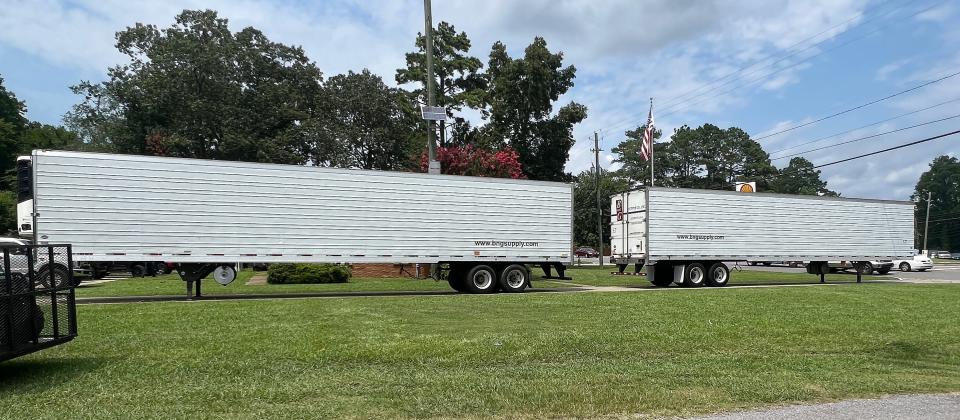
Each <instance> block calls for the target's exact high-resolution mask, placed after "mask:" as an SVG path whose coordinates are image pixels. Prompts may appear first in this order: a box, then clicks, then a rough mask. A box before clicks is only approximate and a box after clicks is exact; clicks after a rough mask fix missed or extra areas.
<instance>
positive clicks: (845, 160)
mask: <svg viewBox="0 0 960 420" xmlns="http://www.w3.org/2000/svg"><path fill="white" fill-rule="evenodd" d="M957 133H960V130H957V131H951V132H949V133H944V134H940V135H938V136H933V137H927V138H925V139H923V140H917V141H913V142H910V143H906V144H901V145H899V146H894V147H889V148H886V149H883V150H877V151H876V152H870V153H865V154H862V155H859V156H854V157H849V158H846V159H841V160H838V161H834V162H830V163H824V164H823V165H817V166H814V168H822V167H824V166H830V165H836V164H838V163H843V162H848V161H851V160H854V159H860V158H864V157H867V156H873V155H877V154H880V153H884V152H889V151H891V150H897V149H902V148H904V147H908V146H913V145H915V144H920V143H925V142H928V141H933V140H936V139H939V138H943V137H948V136H952V135H954V134H957Z"/></svg>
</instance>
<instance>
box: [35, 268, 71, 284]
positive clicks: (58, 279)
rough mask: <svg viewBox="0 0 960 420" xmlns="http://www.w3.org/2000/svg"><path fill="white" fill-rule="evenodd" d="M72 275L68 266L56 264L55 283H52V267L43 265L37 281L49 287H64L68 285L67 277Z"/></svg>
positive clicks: (54, 269) (54, 270)
mask: <svg viewBox="0 0 960 420" xmlns="http://www.w3.org/2000/svg"><path fill="white" fill-rule="evenodd" d="M69 277H70V272H69V271H68V270H67V268H66V267H64V266H62V265H56V266H54V267H53V284H51V283H50V268H49V267H43V268H42V269H40V272H39V273H37V281H39V282H40V285H41V286H43V287H44V288H47V289H52V288H58V287H64V286H66V285H67V279H68V278H69Z"/></svg>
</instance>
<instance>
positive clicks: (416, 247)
mask: <svg viewBox="0 0 960 420" xmlns="http://www.w3.org/2000/svg"><path fill="white" fill-rule="evenodd" d="M18 174H19V180H18V183H19V184H18V185H19V187H18V188H19V191H18V192H19V194H18V195H19V204H18V206H17V209H18V212H20V214H19V215H18V219H19V221H18V223H19V228H20V234H21V236H24V237H30V238H32V239H33V240H34V243H37V244H45V243H70V244H73V256H74V259H75V260H76V261H79V262H98V261H147V262H149V261H166V262H172V263H176V264H177V265H178V270H177V271H178V273H179V274H180V276H181V277H182V278H183V279H184V280H185V281H186V282H187V287H188V293H192V292H191V289H192V286H193V283H194V282H197V294H198V295H199V280H200V279H202V278H204V277H206V276H208V275H210V274H211V273H213V274H214V278H215V279H216V280H217V281H218V282H221V283H228V282H230V281H232V280H233V278H234V277H235V276H236V272H235V270H234V268H233V267H234V266H235V264H236V263H238V262H239V263H291V262H310V263H314V262H316V263H320V262H326V263H364V262H380V263H418V264H431V265H433V266H434V267H438V268H439V270H438V271H443V272H446V273H447V278H448V281H449V282H450V285H451V286H452V287H453V288H454V289H457V290H458V291H463V292H470V293H490V292H494V291H497V290H501V291H506V292H520V291H523V290H524V289H525V288H526V287H528V286H529V284H530V280H531V274H530V270H529V269H528V268H527V265H535V266H540V267H541V268H543V269H544V271H545V274H546V275H547V276H548V277H549V276H550V275H551V269H554V270H557V273H558V275H559V276H560V277H563V275H564V269H565V267H566V264H568V263H570V262H572V258H573V256H572V253H571V249H572V245H571V242H572V232H573V228H572V221H573V218H572V214H573V213H572V210H573V205H572V200H573V193H572V186H571V185H570V184H565V183H557V182H541V181H527V180H512V179H496V178H481V177H467V176H449V175H427V174H421V173H402V172H385V171H367V170H348V169H331V168H316V167H303V166H294V165H274V164H262V163H247V162H229V161H214V160H197V159H179V158H166V157H148V156H130V155H116V154H99V153H80V152H61V151H40V150H38V151H34V152H33V153H32V155H31V156H29V157H22V158H20V159H19V162H18Z"/></svg>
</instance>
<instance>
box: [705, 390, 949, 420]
mask: <svg viewBox="0 0 960 420" xmlns="http://www.w3.org/2000/svg"><path fill="white" fill-rule="evenodd" d="M698 418H699V419H706V420H754V419H756V420H760V419H764V420H765V419H835V420H845V419H851V420H852V419H878V418H881V419H918V420H919V419H932V420H938V419H956V418H960V394H956V393H954V394H932V395H897V396H892V397H885V398H879V399H872V400H848V401H841V402H836V403H829V404H811V405H793V406H788V407H780V408H774V409H769V410H757V411H744V412H739V413H727V414H717V415H712V416H707V417H698Z"/></svg>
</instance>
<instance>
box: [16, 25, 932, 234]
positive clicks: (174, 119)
mask: <svg viewBox="0 0 960 420" xmlns="http://www.w3.org/2000/svg"><path fill="white" fill-rule="evenodd" d="M413 47H414V50H413V51H411V52H408V53H406V55H405V59H406V60H405V61H406V62H405V66H404V67H402V68H399V69H397V70H396V72H395V74H394V78H395V81H396V82H397V83H398V84H400V87H391V86H389V85H388V84H387V83H386V82H384V80H383V78H382V77H381V76H380V75H377V74H374V73H372V72H370V71H369V70H367V69H360V70H357V71H347V72H346V73H343V74H337V75H333V76H329V77H326V76H325V75H324V74H323V72H321V70H320V68H319V67H318V66H317V65H316V63H314V62H313V61H311V60H310V59H309V57H307V55H306V53H305V52H304V50H303V49H302V48H301V47H298V46H290V45H284V44H282V43H278V42H274V41H272V40H270V39H269V38H268V37H267V36H266V35H265V34H264V33H263V32H261V31H259V30H258V29H256V28H253V27H247V28H243V29H241V30H240V31H238V32H233V31H231V29H230V28H229V22H228V20H227V19H224V18H221V17H219V16H218V14H217V13H216V12H215V11H212V10H185V11H183V12H182V13H180V14H179V15H178V16H176V19H175V22H174V24H173V25H171V26H170V27H167V28H158V27H156V26H154V25H144V24H140V23H137V24H135V25H134V26H132V27H128V28H126V29H124V30H122V31H120V32H117V34H116V48H117V50H118V51H119V52H121V53H122V54H123V56H124V57H125V60H124V62H123V63H121V64H118V65H116V66H113V67H110V68H108V69H107V72H106V73H107V78H106V80H105V81H103V82H99V83H93V82H89V81H81V82H79V83H78V84H76V85H75V86H72V87H71V89H72V91H73V92H74V93H76V94H77V95H78V96H79V103H77V104H76V105H75V106H73V108H72V109H71V110H70V111H69V112H68V113H67V114H66V115H65V116H64V123H65V127H63V126H51V125H45V124H41V123H38V122H31V121H28V120H27V118H26V117H25V114H26V104H24V103H23V102H22V101H19V100H18V99H17V98H16V95H14V94H13V92H9V91H7V90H6V89H5V88H4V87H3V84H2V81H3V79H2V78H0V174H3V175H4V176H3V178H2V180H0V202H3V204H4V205H3V212H4V213H2V214H0V223H2V226H3V227H4V228H6V229H8V230H10V229H15V226H14V223H15V222H14V217H15V214H14V213H15V205H14V204H15V197H14V196H13V193H12V189H13V182H12V181H13V179H14V177H13V174H12V169H13V167H14V165H15V160H16V156H17V155H20V154H27V153H29V151H30V150H32V149H36V148H44V149H60V150H84V151H97V152H108V153H130V154H143V155H156V156H176V157H190V158H202V159H223V160H242V161H256V162H270V163H285V164H295V165H311V166H331V167H346V168H362V169H378V170H399V171H418V170H419V171H425V168H426V155H425V153H426V131H427V126H426V124H425V123H424V121H423V120H422V119H421V118H420V115H419V106H420V105H422V104H424V103H425V102H426V91H425V85H426V70H425V67H426V66H425V62H426V60H425V58H426V55H425V37H424V36H423V35H422V34H418V35H417V36H416V38H415V39H414V41H413ZM471 49H472V44H471V42H470V39H469V37H468V36H467V34H466V33H465V32H462V31H457V29H456V28H455V27H454V26H453V25H452V24H450V23H448V22H440V23H439V24H438V25H437V27H436V28H435V29H434V49H433V55H434V57H433V58H434V63H435V64H434V68H435V86H436V101H437V104H438V105H440V106H443V107H446V108H447V111H448V117H449V118H448V121H447V122H441V123H440V124H439V125H438V127H436V129H437V138H438V139H439V152H438V157H439V159H440V160H441V163H442V168H443V171H444V172H445V173H449V174H457V175H475V176H498V177H512V178H529V179H537V180H550V181H565V182H575V184H576V186H575V188H576V191H575V194H576V203H575V205H576V206H577V211H576V215H575V240H576V242H577V243H579V244H591V245H592V244H596V243H597V242H598V241H597V236H596V232H595V231H594V230H595V226H596V217H598V216H599V215H598V214H597V212H596V208H595V205H593V204H592V203H595V195H594V194H595V192H596V189H595V188H596V185H595V172H594V171H585V172H583V173H581V174H579V175H573V174H570V173H567V172H566V170H565V165H566V162H567V160H568V158H569V152H570V148H571V147H572V146H573V144H574V139H573V134H572V133H573V128H574V126H575V125H576V124H578V123H580V122H582V121H583V120H584V119H585V118H586V117H587V108H586V107H585V106H584V105H582V104H579V103H576V102H569V103H565V104H560V103H558V101H559V97H560V96H561V95H563V94H564V93H566V92H567V91H569V89H570V88H571V87H573V85H574V82H575V79H576V67H574V66H573V65H565V63H564V57H563V53H562V52H555V51H551V50H550V49H549V48H548V46H547V42H546V40H545V39H543V38H542V37H535V38H534V39H533V41H532V42H531V43H530V44H529V45H528V46H527V47H526V48H525V49H524V50H523V53H522V54H521V55H519V56H515V57H514V56H511V55H510V54H509V53H508V50H507V46H506V45H505V44H504V43H502V42H499V41H498V42H495V43H494V44H493V45H492V46H491V47H490V50H489V53H488V54H487V56H486V57H485V58H484V59H481V58H479V57H476V56H474V55H472V53H471ZM405 87H411V88H410V89H407V88H405ZM465 109H470V110H473V111H475V112H476V113H477V114H479V115H480V116H481V120H480V121H474V122H473V123H471V121H468V120H467V119H465V118H463V117H461V116H459V115H458V112H460V111H463V110H465ZM474 124H476V125H474ZM644 128H645V127H644V126H640V127H637V128H636V129H634V130H628V131H626V132H625V133H624V135H623V137H622V139H621V140H620V141H619V144H618V145H617V146H616V147H615V148H614V149H613V150H612V151H613V153H614V156H615V157H616V161H617V162H618V163H619V164H620V169H618V170H616V171H602V175H601V182H600V188H601V194H602V196H604V197H607V196H609V195H611V194H613V193H614V192H619V191H624V190H627V189H630V188H636V187H640V186H643V185H645V182H647V181H646V180H647V179H648V177H649V175H648V174H649V166H648V163H647V162H645V161H644V160H643V159H641V158H640V155H639V150H640V141H641V140H640V138H641V134H642V133H643V130H644ZM660 136H661V133H660V132H659V131H655V138H656V139H660ZM655 156H656V165H655V166H654V170H655V171H656V174H655V176H656V179H657V185H658V186H668V187H682V188H707V189H731V188H732V186H733V183H734V182H736V181H755V182H757V187H758V190H760V191H772V192H780V193H789V194H816V195H837V194H836V193H835V192H833V191H831V190H829V189H827V185H826V182H824V181H822V180H821V179H820V173H819V171H817V170H816V169H814V168H813V164H812V163H811V162H810V161H808V160H806V159H804V158H801V157H796V158H793V159H792V160H791V161H790V163H789V165H788V166H787V167H785V168H783V169H777V168H776V167H775V166H773V165H772V163H771V161H770V158H769V155H768V154H767V153H766V152H765V151H764V150H763V148H762V147H761V145H760V144H759V143H757V142H756V141H754V140H752V139H751V138H750V136H749V135H748V134H747V133H746V132H744V131H743V130H741V129H739V128H736V127H729V128H720V127H717V126H714V125H711V124H704V125H702V126H700V127H696V128H692V127H687V126H683V127H681V128H679V129H677V130H675V132H674V133H673V134H672V135H671V136H670V138H669V141H658V142H657V143H656V145H655ZM925 188H926V187H925ZM917 191H918V194H917V195H916V198H915V199H916V200H918V201H919V200H921V199H925V196H923V197H921V195H920V194H919V191H921V188H920V185H919V184H918V188H917ZM605 235H609V233H608V232H607V233H606V234H605Z"/></svg>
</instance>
